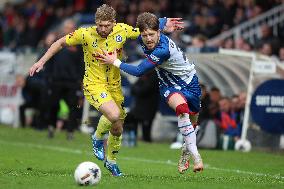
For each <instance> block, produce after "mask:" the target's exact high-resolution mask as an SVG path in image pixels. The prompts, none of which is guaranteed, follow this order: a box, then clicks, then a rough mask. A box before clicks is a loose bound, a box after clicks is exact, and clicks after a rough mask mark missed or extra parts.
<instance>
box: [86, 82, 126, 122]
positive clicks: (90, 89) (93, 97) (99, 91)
mask: <svg viewBox="0 0 284 189" xmlns="http://www.w3.org/2000/svg"><path fill="white" fill-rule="evenodd" d="M84 95H85V97H86V99H87V100H88V102H89V103H90V104H91V105H92V106H94V107H95V108H96V109H97V110H98V111H99V108H100V106H101V105H102V104H104V103H106V102H109V101H111V100H113V101H114V102H115V103H116V104H117V106H118V107H119V109H120V119H125V117H126V112H125V109H124V97H123V93H122V89H121V86H119V87H116V88H109V87H106V85H88V86H87V87H86V86H84Z"/></svg>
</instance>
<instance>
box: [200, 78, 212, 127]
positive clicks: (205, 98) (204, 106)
mask: <svg viewBox="0 0 284 189" xmlns="http://www.w3.org/2000/svg"><path fill="white" fill-rule="evenodd" d="M200 87H201V94H202V95H201V109H200V112H199V118H198V121H199V124H200V123H201V122H203V121H206V120H208V119H209V118H210V114H209V105H210V96H209V93H208V91H207V88H206V86H205V85H204V84H200Z"/></svg>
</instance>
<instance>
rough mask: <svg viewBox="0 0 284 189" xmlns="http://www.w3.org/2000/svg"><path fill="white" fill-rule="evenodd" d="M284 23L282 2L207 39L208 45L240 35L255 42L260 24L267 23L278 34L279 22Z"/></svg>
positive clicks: (237, 37) (236, 37) (258, 36)
mask: <svg viewBox="0 0 284 189" xmlns="http://www.w3.org/2000/svg"><path fill="white" fill-rule="evenodd" d="M283 23H284V4H281V5H279V6H277V7H275V8H273V9H271V10H269V11H267V12H265V13H263V14H261V15H259V16H257V17H255V18H253V19H251V20H248V21H246V22H244V23H242V24H240V25H238V26H235V27H233V28H232V29H230V30H228V31H225V32H223V33H221V34H220V35H218V36H216V37H214V38H212V39H210V40H208V41H207V44H208V45H215V44H218V42H219V41H222V40H225V39H227V38H233V39H234V40H236V39H239V38H240V37H242V38H243V39H245V40H248V41H249V42H250V43H251V44H253V43H254V42H255V40H256V39H258V38H260V31H259V27H260V26H261V25H262V24H267V25H268V26H269V27H272V28H273V34H274V35H277V34H278V27H279V25H280V24H283Z"/></svg>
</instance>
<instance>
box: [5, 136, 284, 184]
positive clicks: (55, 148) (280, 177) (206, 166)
mask: <svg viewBox="0 0 284 189" xmlns="http://www.w3.org/2000/svg"><path fill="white" fill-rule="evenodd" d="M0 143H2V144H8V145H13V146H25V147H30V148H39V149H47V150H52V151H57V152H64V153H72V154H84V153H85V154H88V155H93V154H92V153H88V152H83V151H82V150H78V149H71V148H63V147H54V146H49V145H39V144H32V143H19V142H7V141H3V140H0ZM120 158H121V159H123V160H132V161H138V162H144V163H153V164H166V165H174V166H176V165H177V164H176V163H173V162H172V161H171V160H167V161H161V160H151V159H143V158H134V157H123V156H121V157H120ZM204 166H205V168H206V169H212V170H217V171H224V172H234V173H238V174H247V175H254V176H265V177H266V176H269V177H272V178H276V179H284V177H283V176H280V174H277V175H271V174H267V173H257V172H251V171H242V170H239V169H225V168H218V167H213V166H211V165H209V164H205V165H204Z"/></svg>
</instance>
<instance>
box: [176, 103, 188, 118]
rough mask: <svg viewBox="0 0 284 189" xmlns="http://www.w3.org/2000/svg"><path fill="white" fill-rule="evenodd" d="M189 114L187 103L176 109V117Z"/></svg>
mask: <svg viewBox="0 0 284 189" xmlns="http://www.w3.org/2000/svg"><path fill="white" fill-rule="evenodd" d="M182 114H189V107H188V105H187V103H183V104H180V105H178V106H177V107H176V115H177V116H179V115H182Z"/></svg>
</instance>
